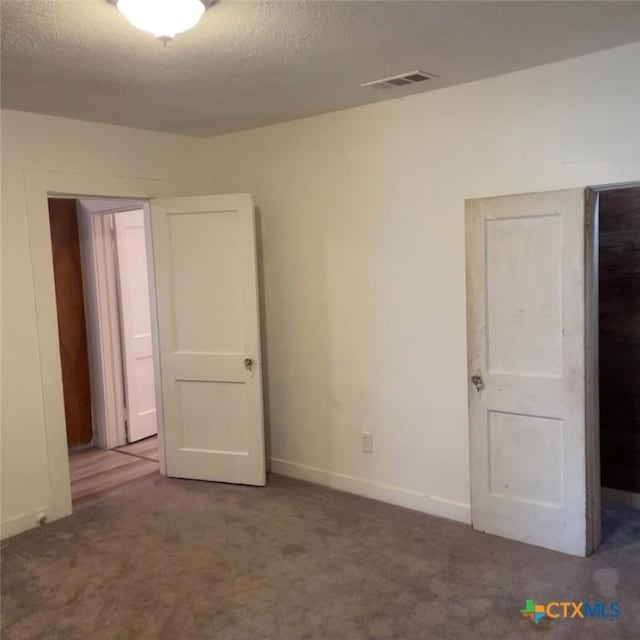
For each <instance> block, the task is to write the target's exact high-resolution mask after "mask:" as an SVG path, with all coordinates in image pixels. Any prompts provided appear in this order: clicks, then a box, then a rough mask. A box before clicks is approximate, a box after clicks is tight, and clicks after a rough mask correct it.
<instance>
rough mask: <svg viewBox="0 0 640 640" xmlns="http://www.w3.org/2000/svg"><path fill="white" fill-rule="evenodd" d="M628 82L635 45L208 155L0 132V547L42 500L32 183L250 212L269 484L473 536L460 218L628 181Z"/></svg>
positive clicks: (637, 53) (635, 128) (130, 139)
mask: <svg viewBox="0 0 640 640" xmlns="http://www.w3.org/2000/svg"><path fill="white" fill-rule="evenodd" d="M639 73H640V45H632V46H628V47H624V48H620V49H615V50H612V51H609V52H604V53H601V54H596V55H593V56H588V57H585V58H581V59H576V60H573V61H568V62H565V63H559V64H555V65H550V66H546V67H542V68H538V69H535V70H530V71H525V72H520V73H516V74H511V75H508V76H503V77H500V78H495V79H490V80H485V81H481V82H478V83H474V84H468V85H463V86H459V87H455V88H451V89H446V90H443V91H439V92H434V93H429V94H423V95H419V96H414V97H411V98H407V99H402V100H394V101H389V102H385V103H379V104H376V105H372V106H367V107H360V108H357V109H352V110H348V111H343V112H338V113H334V114H329V115H325V116H320V117H316V118H310V119H306V120H301V121H297V122H292V123H288V124H284V125H279V126H274V127H267V128H263V129H259V130H254V131H250V132H245V133H240V134H233V135H228V136H221V137H217V138H213V139H211V140H209V141H201V140H195V139H189V138H183V137H179V136H169V135H163V134H155V133H149V132H143V131H135V130H131V129H124V128H119V127H113V126H107V125H96V124H89V123H81V122H74V121H70V120H65V119H60V118H50V117H44V116H35V115H30V114H20V113H15V112H3V113H2V267H3V268H2V279H3V281H2V285H3V290H2V385H3V386H2V523H3V534H4V535H9V533H11V532H15V531H17V530H20V529H21V528H27V527H28V526H32V525H33V523H34V522H35V517H36V515H37V513H38V510H39V509H41V507H42V506H43V505H46V504H47V502H48V501H50V500H51V499H52V496H51V492H52V484H51V482H50V478H51V476H50V475H48V473H49V467H48V465H49V461H48V460H47V448H46V433H45V428H44V424H45V419H44V414H43V396H44V395H46V393H47V389H45V388H43V386H42V384H41V377H40V376H41V373H42V366H41V363H40V361H39V358H38V351H37V327H38V324H37V318H36V316H35V306H34V286H33V282H34V274H33V273H32V270H31V260H30V255H29V253H30V249H31V247H30V246H29V235H28V230H27V218H26V203H25V187H24V170H25V169H43V170H48V171H61V172H91V173H92V174H95V175H100V176H111V177H114V176H130V177H147V178H151V179H153V180H158V181H164V182H163V184H164V187H166V189H164V190H165V191H166V192H167V193H170V192H173V193H175V194H187V193H205V192H207V191H209V192H219V193H222V192H237V191H241V192H251V193H253V195H254V198H255V201H256V203H257V204H258V206H259V207H260V210H261V216H262V227H263V236H264V237H263V251H264V277H265V288H264V292H263V297H264V300H265V304H266V339H267V341H266V349H267V354H266V355H267V357H268V384H269V389H268V391H269V398H268V406H269V410H270V414H269V420H268V421H269V423H270V432H269V439H270V441H271V455H272V456H273V458H274V464H273V467H274V468H275V469H276V470H278V471H283V472H286V473H291V474H294V475H299V476H301V477H306V478H309V479H313V480H317V481H320V482H325V483H327V484H333V485H334V486H339V487H342V488H346V489H349V490H353V491H357V492H360V493H364V494H367V495H372V496H377V497H381V498H383V499H386V500H390V501H393V502H399V503H402V504H407V505H410V506H412V507H414V508H418V509H423V510H425V511H428V512H432V513H439V514H442V515H446V516H449V517H454V518H458V519H462V520H465V519H468V503H469V483H468V477H469V473H468V459H467V456H468V448H467V397H466V393H467V386H466V367H465V357H466V344H465V340H466V330H465V294H464V229H463V211H464V199H465V198H472V197H480V196H488V195H496V194H508V193H517V192H524V191H538V190H548V189H560V188H565V187H575V186H581V185H587V184H596V183H605V182H618V181H626V180H634V179H636V180H637V179H638V178H640V144H639V143H640V85H639V84H638V83H637V82H635V78H637V77H638V74H639ZM205 159H206V162H205ZM201 171H202V172H201ZM204 172H206V176H205V173H204ZM42 240H43V239H42V238H40V241H42ZM54 343H55V339H53V340H52V339H50V338H47V344H46V345H45V346H46V347H47V348H48V349H49V350H51V347H52V345H53V344H54ZM45 379H47V380H48V379H49V377H48V376H45ZM58 383H59V380H58ZM56 420H60V421H62V420H63V418H62V417H61V416H60V415H58V416H57V417H56ZM58 426H59V427H60V428H61V429H62V428H63V425H62V424H61V425H58ZM365 429H366V430H369V431H372V432H373V434H374V453H373V454H372V455H366V454H362V453H360V451H359V433H360V431H361V430H365ZM56 491H57V489H56Z"/></svg>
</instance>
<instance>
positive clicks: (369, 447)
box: [360, 431, 373, 453]
mask: <svg viewBox="0 0 640 640" xmlns="http://www.w3.org/2000/svg"><path fill="white" fill-rule="evenodd" d="M360 449H361V450H362V453H373V433H368V432H366V431H363V432H362V433H361V434H360Z"/></svg>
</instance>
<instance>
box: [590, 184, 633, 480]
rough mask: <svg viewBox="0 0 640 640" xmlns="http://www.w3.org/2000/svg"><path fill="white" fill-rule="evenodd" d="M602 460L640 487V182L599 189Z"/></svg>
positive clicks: (605, 472) (614, 476)
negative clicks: (616, 187)
mask: <svg viewBox="0 0 640 640" xmlns="http://www.w3.org/2000/svg"><path fill="white" fill-rule="evenodd" d="M600 461H601V465H600V466H601V474H602V484H603V485H604V486H605V487H612V488H614V489H626V490H627V491H634V492H640V188H637V189H635V188H634V189H620V190H615V191H609V192H604V193H601V194H600Z"/></svg>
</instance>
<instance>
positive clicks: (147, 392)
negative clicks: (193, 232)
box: [113, 209, 158, 442]
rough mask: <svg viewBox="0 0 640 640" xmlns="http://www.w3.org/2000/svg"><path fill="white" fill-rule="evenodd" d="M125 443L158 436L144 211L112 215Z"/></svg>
mask: <svg viewBox="0 0 640 640" xmlns="http://www.w3.org/2000/svg"><path fill="white" fill-rule="evenodd" d="M113 218H114V221H115V232H116V247H117V256H118V269H117V272H118V288H119V293H120V326H121V334H122V351H123V355H124V363H123V364H124V386H125V397H126V405H127V441H128V442H136V441H137V440H142V439H143V438H148V437H149V436H153V435H155V434H156V433H158V422H157V412H156V394H155V380H154V363H153V344H152V338H151V302H150V297H149V274H148V271H147V248H146V241H145V226H144V211H143V210H142V209H138V210H135V211H123V212H119V213H114V214H113Z"/></svg>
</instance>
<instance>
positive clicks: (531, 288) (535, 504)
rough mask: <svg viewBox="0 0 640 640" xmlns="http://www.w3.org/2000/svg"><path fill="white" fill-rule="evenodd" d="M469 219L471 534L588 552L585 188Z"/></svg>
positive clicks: (528, 198) (486, 204) (503, 203)
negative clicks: (475, 532)
mask: <svg viewBox="0 0 640 640" xmlns="http://www.w3.org/2000/svg"><path fill="white" fill-rule="evenodd" d="M466 214H467V219H466V225H467V226H466V233H467V298H468V335H469V343H468V350H469V361H468V364H469V411H470V416H469V430H470V446H471V518H472V523H473V527H474V529H477V530H479V531H485V532H487V533H493V534H496V535H499V536H503V537H505V538H511V539H513V540H520V541H522V542H528V543H531V544H535V545H538V546H541V547H546V548H549V549H556V550H559V551H565V552H568V553H572V554H576V555H585V553H586V552H587V548H586V535H587V533H586V518H587V505H586V499H587V495H586V476H585V465H586V462H585V461H586V451H585V409H584V407H585V392H584V386H585V381H584V317H585V306H584V191H583V190H582V189H575V190H570V191H558V192H550V193H538V194H527V195H518V196H508V197H502V198H491V199H485V200H473V201H469V202H467V211H466Z"/></svg>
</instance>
